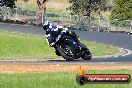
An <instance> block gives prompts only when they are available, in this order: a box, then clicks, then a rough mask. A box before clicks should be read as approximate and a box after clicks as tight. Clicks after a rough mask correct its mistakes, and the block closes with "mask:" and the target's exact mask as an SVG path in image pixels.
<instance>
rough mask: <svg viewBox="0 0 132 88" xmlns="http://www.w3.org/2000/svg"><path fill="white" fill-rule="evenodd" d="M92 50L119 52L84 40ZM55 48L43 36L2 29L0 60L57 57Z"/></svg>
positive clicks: (98, 52)
mask: <svg viewBox="0 0 132 88" xmlns="http://www.w3.org/2000/svg"><path fill="white" fill-rule="evenodd" d="M84 43H85V44H86V45H87V46H88V47H89V48H90V50H91V51H92V54H93V56H96V57H97V56H104V55H111V54H115V53H117V52H118V49H117V48H113V47H111V46H109V45H103V44H99V43H96V42H84ZM55 58H61V57H58V56H56V55H55V52H54V48H51V47H50V46H48V44H47V41H46V40H45V39H44V38H43V36H34V35H26V34H19V33H14V32H6V31H0V60H5V59H6V60H19V59H55Z"/></svg>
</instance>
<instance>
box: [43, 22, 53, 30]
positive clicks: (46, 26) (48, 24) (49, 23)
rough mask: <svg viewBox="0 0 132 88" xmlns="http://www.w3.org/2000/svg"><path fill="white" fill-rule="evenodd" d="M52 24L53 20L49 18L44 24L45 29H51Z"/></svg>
mask: <svg viewBox="0 0 132 88" xmlns="http://www.w3.org/2000/svg"><path fill="white" fill-rule="evenodd" d="M50 25H51V21H50V20H47V21H46V22H45V23H44V25H43V29H44V30H45V31H46V30H47V29H49V26H50Z"/></svg>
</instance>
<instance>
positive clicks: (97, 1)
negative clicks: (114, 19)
mask: <svg viewBox="0 0 132 88" xmlns="http://www.w3.org/2000/svg"><path fill="white" fill-rule="evenodd" d="M69 2H70V3H72V5H71V7H70V10H72V11H73V14H76V15H85V16H89V17H90V14H91V12H92V11H98V10H100V9H103V7H104V5H105V3H106V0H69Z"/></svg>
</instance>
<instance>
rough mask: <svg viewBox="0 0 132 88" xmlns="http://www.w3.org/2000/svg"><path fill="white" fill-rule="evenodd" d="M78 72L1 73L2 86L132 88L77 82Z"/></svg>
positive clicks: (100, 71)
mask: <svg viewBox="0 0 132 88" xmlns="http://www.w3.org/2000/svg"><path fill="white" fill-rule="evenodd" d="M87 73H88V74H98V73H101V74H130V75H132V71H130V70H89V71H87ZM76 74H77V72H59V73H14V74H8V73H0V88H131V87H132V83H130V84H86V85H84V86H80V85H78V84H77V83H76V79H75V76H76Z"/></svg>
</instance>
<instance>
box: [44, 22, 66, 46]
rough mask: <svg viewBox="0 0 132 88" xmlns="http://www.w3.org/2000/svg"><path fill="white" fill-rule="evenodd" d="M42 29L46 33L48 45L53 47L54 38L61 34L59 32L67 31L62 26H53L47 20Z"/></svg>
mask: <svg viewBox="0 0 132 88" xmlns="http://www.w3.org/2000/svg"><path fill="white" fill-rule="evenodd" d="M43 29H44V30H45V31H46V34H45V36H46V38H47V39H48V43H49V45H50V46H53V45H54V43H55V41H56V38H57V37H58V35H59V34H60V33H61V31H63V30H64V29H65V30H68V28H63V27H62V26H58V25H55V24H53V23H52V22H51V21H49V20H47V21H46V22H45V23H44V25H43Z"/></svg>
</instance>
